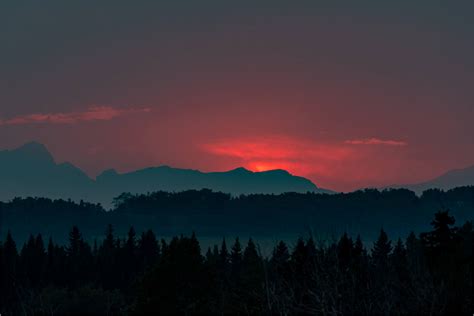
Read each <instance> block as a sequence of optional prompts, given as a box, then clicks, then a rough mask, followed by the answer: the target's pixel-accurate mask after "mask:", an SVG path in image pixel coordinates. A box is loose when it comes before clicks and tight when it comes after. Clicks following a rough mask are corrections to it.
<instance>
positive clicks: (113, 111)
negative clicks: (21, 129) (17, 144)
mask: <svg viewBox="0 0 474 316" xmlns="http://www.w3.org/2000/svg"><path fill="white" fill-rule="evenodd" d="M150 111H151V109H149V108H134V107H129V108H114V107H112V106H91V107H89V108H88V109H87V110H85V111H82V112H68V113H34V114H28V115H23V116H17V117H13V118H10V119H6V120H2V119H0V126H2V125H3V126H5V125H25V124H48V123H49V124H74V123H79V122H90V121H109V120H112V119H115V118H117V117H120V116H124V115H128V114H133V113H146V112H150Z"/></svg>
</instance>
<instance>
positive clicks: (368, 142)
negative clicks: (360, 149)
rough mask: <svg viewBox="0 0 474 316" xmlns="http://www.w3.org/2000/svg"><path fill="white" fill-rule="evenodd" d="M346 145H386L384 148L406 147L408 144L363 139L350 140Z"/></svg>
mask: <svg viewBox="0 0 474 316" xmlns="http://www.w3.org/2000/svg"><path fill="white" fill-rule="evenodd" d="M345 143H346V144H349V145H386V146H407V145H408V143H407V142H405V141H400V140H391V139H389V140H386V139H380V138H363V139H352V140H346V141H345Z"/></svg>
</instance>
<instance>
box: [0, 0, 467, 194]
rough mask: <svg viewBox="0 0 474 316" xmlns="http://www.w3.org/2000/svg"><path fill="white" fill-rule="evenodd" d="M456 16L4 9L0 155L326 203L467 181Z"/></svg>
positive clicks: (441, 12)
mask: <svg viewBox="0 0 474 316" xmlns="http://www.w3.org/2000/svg"><path fill="white" fill-rule="evenodd" d="M473 9H474V7H473V5H472V4H470V1H466V2H462V1H449V2H448V1H416V3H415V1H390V2H389V1H357V3H356V1H350V2H349V1H347V2H343V1H271V2H263V1H238V2H237V1H232V2H231V1H184V0H182V1H134V2H133V3H132V2H130V1H105V0H104V1H100V2H99V1H75V2H73V1H47V0H46V1H33V0H31V1H17V0H15V1H8V0H7V1H2V2H1V3H0V43H1V49H0V149H9V148H14V147H17V146H19V145H21V144H23V143H25V142H29V141H33V140H35V141H38V142H41V143H43V144H45V145H46V146H47V147H48V148H49V150H50V151H51V152H52V153H53V155H54V156H55V158H56V160H57V161H58V162H62V161H69V162H71V163H73V164H75V165H76V166H78V167H80V168H81V169H83V170H84V171H86V172H87V173H88V174H89V175H90V176H92V177H94V176H96V175H97V174H99V173H100V172H101V171H103V170H104V169H109V168H115V169H117V170H118V171H120V172H126V171H131V170H135V169H138V168H143V167H149V166H159V165H169V166H173V167H179V168H190V169H199V170H202V171H225V170H230V169H233V168H236V167H239V166H243V167H245V168H248V169H250V170H253V171H263V170H269V169H286V170H288V171H289V172H291V173H293V174H296V175H300V176H304V177H307V178H309V179H311V180H312V181H313V182H314V183H315V184H316V185H318V186H320V187H324V188H329V189H333V190H338V191H350V190H354V189H358V188H363V187H374V186H386V185H390V184H408V183H416V182H419V181H424V180H427V179H431V178H434V177H436V176H438V175H440V174H441V173H444V172H445V171H447V170H450V169H455V168H462V167H467V166H471V165H474V124H473V123H472V122H473V121H474V89H473V88H472V84H473V82H474V58H472V56H474V41H473V38H474V24H473V23H472V21H473V20H474V13H473V12H474V10H473Z"/></svg>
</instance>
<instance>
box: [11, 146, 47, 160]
mask: <svg viewBox="0 0 474 316" xmlns="http://www.w3.org/2000/svg"><path fill="white" fill-rule="evenodd" d="M11 152H14V153H16V154H20V155H22V156H27V157H28V158H32V159H34V160H38V161H40V160H41V161H43V162H54V158H53V156H52V155H51V153H50V152H49V151H48V149H47V148H46V146H45V145H43V144H41V143H38V142H34V141H33V142H29V143H26V144H24V145H22V146H20V147H18V148H17V149H14V150H12V151H11Z"/></svg>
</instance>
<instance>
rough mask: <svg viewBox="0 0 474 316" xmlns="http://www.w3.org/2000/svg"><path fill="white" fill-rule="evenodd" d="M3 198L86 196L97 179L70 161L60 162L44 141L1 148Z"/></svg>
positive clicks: (1, 193)
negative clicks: (8, 148) (42, 142)
mask: <svg viewBox="0 0 474 316" xmlns="http://www.w3.org/2000/svg"><path fill="white" fill-rule="evenodd" d="M0 174H1V177H0V187H1V190H0V199H1V200H7V199H11V198H13V197H17V196H45V197H51V198H73V199H86V198H89V197H91V193H92V190H93V185H94V181H92V180H91V179H90V178H89V177H88V176H87V175H86V174H85V173H84V172H83V171H82V170H80V169H79V168H76V167H75V166H73V165H71V164H69V163H61V164H57V163H56V162H55V160H54V158H53V156H52V155H51V154H50V153H49V151H48V150H47V149H46V147H45V146H44V145H42V144H39V143H36V142H31V143H28V144H25V145H23V146H21V147H19V148H17V149H15V150H4V151H0Z"/></svg>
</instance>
